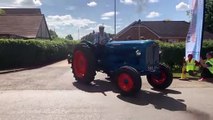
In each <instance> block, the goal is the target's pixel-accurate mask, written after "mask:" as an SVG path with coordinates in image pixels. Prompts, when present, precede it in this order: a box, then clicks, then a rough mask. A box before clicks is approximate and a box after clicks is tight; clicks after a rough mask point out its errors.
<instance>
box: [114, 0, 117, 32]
mask: <svg viewBox="0 0 213 120" xmlns="http://www.w3.org/2000/svg"><path fill="white" fill-rule="evenodd" d="M116 13H117V5H116V0H114V34H115V36H116V15H117V14H116Z"/></svg>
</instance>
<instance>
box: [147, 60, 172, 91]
mask: <svg viewBox="0 0 213 120" xmlns="http://www.w3.org/2000/svg"><path fill="white" fill-rule="evenodd" d="M159 67H160V75H159V76H157V75H154V74H149V75H147V80H148V82H149V84H150V85H151V86H152V87H153V88H155V89H159V90H164V89H166V88H167V87H169V86H170V85H171V83H172V81H173V74H172V72H171V70H170V68H169V67H168V66H166V65H164V64H160V65H159Z"/></svg>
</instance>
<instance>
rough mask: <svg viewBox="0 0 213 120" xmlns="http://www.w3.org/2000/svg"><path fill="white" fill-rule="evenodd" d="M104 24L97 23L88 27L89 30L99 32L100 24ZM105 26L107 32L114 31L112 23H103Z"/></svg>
mask: <svg viewBox="0 0 213 120" xmlns="http://www.w3.org/2000/svg"><path fill="white" fill-rule="evenodd" d="M101 25H103V24H96V25H95V26H92V27H89V28H88V29H86V30H87V31H93V30H94V31H96V32H98V30H99V26H101ZM103 26H104V27H105V29H104V30H105V32H112V31H113V27H112V26H110V25H103Z"/></svg>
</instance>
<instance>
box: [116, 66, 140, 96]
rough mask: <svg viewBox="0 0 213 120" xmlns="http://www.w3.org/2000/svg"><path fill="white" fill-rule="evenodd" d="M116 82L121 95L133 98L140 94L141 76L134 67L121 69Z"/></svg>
mask: <svg viewBox="0 0 213 120" xmlns="http://www.w3.org/2000/svg"><path fill="white" fill-rule="evenodd" d="M114 81H115V82H116V85H117V87H118V89H119V90H120V93H121V95H124V96H131V95H134V94H136V93H138V92H139V90H140V89H141V84H142V83H141V77H140V74H139V73H138V72H137V70H135V69H134V68H132V67H129V66H124V67H121V68H120V69H119V70H118V71H117V72H116V74H115V76H114Z"/></svg>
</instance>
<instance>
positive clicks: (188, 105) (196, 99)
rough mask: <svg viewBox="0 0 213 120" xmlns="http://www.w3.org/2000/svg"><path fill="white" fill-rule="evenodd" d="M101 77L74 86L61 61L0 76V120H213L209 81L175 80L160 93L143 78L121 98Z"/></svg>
mask: <svg viewBox="0 0 213 120" xmlns="http://www.w3.org/2000/svg"><path fill="white" fill-rule="evenodd" d="M105 77H106V76H105V75H104V74H102V73H98V75H97V77H96V80H95V81H94V82H93V83H92V85H90V86H86V85H81V84H78V83H76V82H75V80H74V78H73V76H72V71H71V69H70V65H68V64H67V62H66V61H61V62H58V63H55V64H52V65H48V66H45V67H41V68H37V69H31V70H24V71H19V72H13V73H7V74H0V120H109V119H112V120H171V119H172V120H213V112H212V111H213V84H212V83H208V82H198V81H196V80H189V81H180V80H177V79H175V80H174V82H173V84H172V85H171V87H170V88H169V89H167V90H164V91H161V92H159V91H155V90H153V89H152V88H151V87H150V85H149V84H148V83H147V81H146V78H145V77H142V79H143V85H142V90H141V92H140V94H139V95H138V96H136V97H122V96H120V95H119V94H118V93H117V90H116V88H115V86H114V85H113V84H112V83H111V82H109V81H107V80H105Z"/></svg>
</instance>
